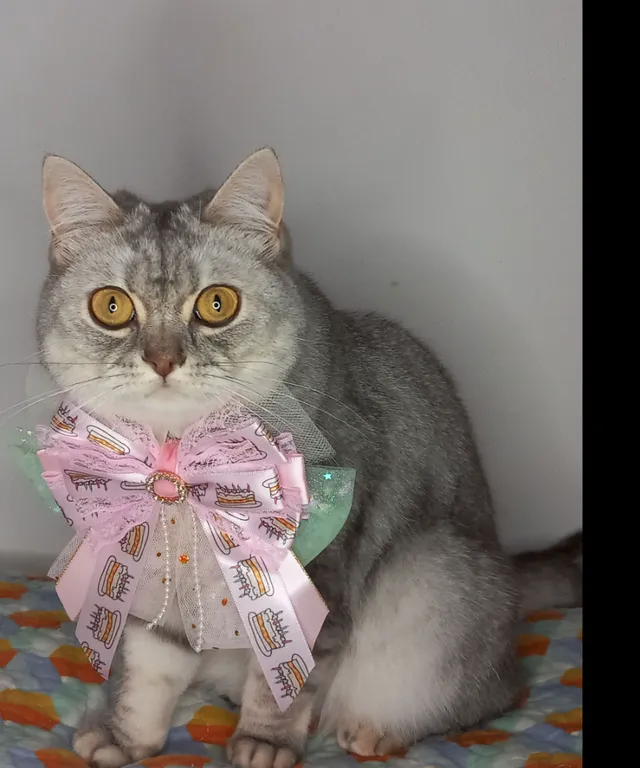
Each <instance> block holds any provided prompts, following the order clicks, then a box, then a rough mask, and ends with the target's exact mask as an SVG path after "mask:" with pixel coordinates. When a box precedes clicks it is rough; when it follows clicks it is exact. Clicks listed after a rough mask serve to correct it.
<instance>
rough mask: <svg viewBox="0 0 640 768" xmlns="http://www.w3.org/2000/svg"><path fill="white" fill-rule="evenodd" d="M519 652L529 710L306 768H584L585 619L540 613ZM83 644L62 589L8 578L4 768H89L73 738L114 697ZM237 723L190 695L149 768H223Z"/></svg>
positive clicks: (0, 589) (206, 697)
mask: <svg viewBox="0 0 640 768" xmlns="http://www.w3.org/2000/svg"><path fill="white" fill-rule="evenodd" d="M518 651H519V655H520V659H521V663H522V665H523V667H524V670H525V672H526V677H527V681H528V685H527V688H526V690H525V691H524V692H523V696H522V700H521V701H520V702H519V705H518V708H517V709H515V710H514V711H512V712H509V713H508V714H506V715H504V716H503V717H500V718H497V719H495V720H492V721H491V722H488V723H483V724H482V726H481V727H478V728H477V729H476V730H474V731H470V732H465V733H461V734H451V735H449V736H447V737H438V738H430V739H427V740H425V741H423V742H421V743H419V744H416V745H414V746H413V747H411V748H410V749H408V750H407V751H406V753H405V754H404V755H394V756H385V757H376V758H363V757H354V756H352V755H349V754H346V753H345V752H344V751H343V750H341V749H340V747H339V746H338V745H337V743H336V742H335V741H333V740H329V739H322V738H320V737H319V736H312V737H311V739H310V742H309V746H308V750H307V755H306V757H305V760H304V762H303V764H302V765H304V767H305V768H325V767H328V768H356V767H357V766H358V765H362V764H365V765H366V764H369V765H371V766H372V768H373V766H375V765H376V764H377V765H386V766H388V768H430V767H431V766H437V767H438V768H580V767H581V766H582V758H581V753H582V610H581V609H572V610H563V611H560V610H551V609H550V610H546V611H538V612H537V613H535V614H531V615H530V616H528V617H527V621H526V622H524V623H523V626H522V632H521V635H520V639H519V644H518ZM101 683H102V679H101V678H100V677H99V676H98V675H97V674H96V672H95V671H94V670H93V668H92V667H91V666H90V664H89V662H88V660H87V659H86V657H85V656H84V652H83V651H82V650H81V649H80V648H79V647H78V645H77V644H76V642H75V638H74V624H73V623H72V622H70V621H69V619H68V617H67V616H66V614H65V613H64V611H63V610H62V607H61V605H60V603H59V602H58V599H57V597H56V594H55V590H54V585H53V582H51V581H49V580H48V579H42V578H18V577H10V576H9V577H0V768H43V766H44V768H87V764H86V763H85V761H84V760H81V759H80V758H79V757H77V756H76V755H74V753H73V752H72V751H71V748H70V744H71V738H72V735H73V732H74V728H75V727H76V725H77V723H78V720H79V719H80V717H81V715H82V713H83V712H84V711H85V709H86V708H87V707H88V706H92V705H94V704H95V703H97V701H98V700H99V698H100V697H101V696H102V695H103V689H102V685H101ZM236 720H237V713H236V712H234V711H231V710H230V709H229V708H228V706H227V705H225V703H224V702H223V701H222V700H216V699H215V698H212V696H211V692H210V691H204V690H200V689H194V690H191V691H189V692H188V693H187V694H186V695H185V696H184V697H183V700H182V702H181V704H180V706H179V707H178V709H177V711H176V713H175V717H174V722H173V727H172V728H171V731H170V734H169V739H168V741H167V744H166V747H165V749H164V751H163V754H162V755H159V756H157V757H153V758H149V759H146V760H142V761H140V762H139V763H135V765H139V766H146V768H174V766H175V767H176V768H177V767H178V766H191V767H192V768H205V767H211V768H219V767H220V768H221V767H222V766H227V765H228V763H227V761H226V759H225V756H224V745H225V743H226V741H227V739H228V738H229V736H230V735H231V733H232V732H233V729H234V726H235V723H236Z"/></svg>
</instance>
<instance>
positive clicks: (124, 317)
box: [89, 286, 136, 328]
mask: <svg viewBox="0 0 640 768" xmlns="http://www.w3.org/2000/svg"><path fill="white" fill-rule="evenodd" d="M89 311H90V312H91V314H92V315H93V317H94V318H95V319H96V320H97V321H98V322H99V323H100V325H104V326H105V327H106V328H124V326H125V325H128V323H130V322H131V321H132V320H133V318H134V316H135V313H136V311H135V308H134V306H133V302H132V301H131V298H130V297H129V295H128V294H126V293H125V292H124V291H123V290H121V289H120V288H112V287H110V286H107V287H106V288H98V290H97V291H94V292H93V293H92V294H91V298H90V299H89Z"/></svg>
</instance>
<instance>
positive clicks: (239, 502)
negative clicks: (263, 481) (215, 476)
mask: <svg viewBox="0 0 640 768" xmlns="http://www.w3.org/2000/svg"><path fill="white" fill-rule="evenodd" d="M216 506H217V507H220V509H224V510H228V509H238V508H240V509H250V508H252V507H261V506H262V504H261V502H259V501H256V495H255V493H254V492H253V491H252V490H251V486H250V485H247V487H246V488H242V486H240V485H235V484H234V483H232V484H231V485H230V486H229V485H220V484H219V483H217V484H216ZM244 519H247V518H244Z"/></svg>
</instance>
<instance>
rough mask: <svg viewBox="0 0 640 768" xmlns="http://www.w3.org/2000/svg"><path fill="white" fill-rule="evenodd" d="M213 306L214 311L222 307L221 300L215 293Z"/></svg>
mask: <svg viewBox="0 0 640 768" xmlns="http://www.w3.org/2000/svg"><path fill="white" fill-rule="evenodd" d="M213 308H214V309H215V311H216V312H219V311H220V310H221V309H222V302H221V301H220V297H219V296H218V294H217V293H216V295H215V296H214V297H213Z"/></svg>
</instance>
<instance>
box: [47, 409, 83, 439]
mask: <svg viewBox="0 0 640 768" xmlns="http://www.w3.org/2000/svg"><path fill="white" fill-rule="evenodd" d="M77 421H78V417H77V416H71V412H70V410H69V406H67V405H61V406H60V407H59V408H58V410H57V411H56V412H55V413H54V414H53V418H52V419H51V429H55V431H56V432H60V434H62V435H75V434H76V432H75V426H76V422H77Z"/></svg>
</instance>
